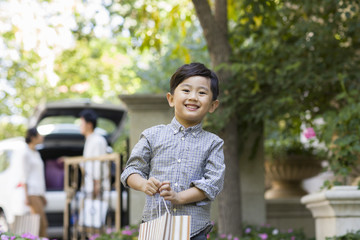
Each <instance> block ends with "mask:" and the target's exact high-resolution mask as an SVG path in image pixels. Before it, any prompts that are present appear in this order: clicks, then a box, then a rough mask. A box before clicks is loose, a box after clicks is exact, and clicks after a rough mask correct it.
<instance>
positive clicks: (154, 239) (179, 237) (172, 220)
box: [138, 212, 191, 240]
mask: <svg viewBox="0 0 360 240" xmlns="http://www.w3.org/2000/svg"><path fill="white" fill-rule="evenodd" d="M190 223H191V216H172V215H170V214H169V213H167V212H166V213H165V214H164V215H163V216H161V217H159V218H156V219H154V220H151V221H148V222H144V223H142V224H140V229H139V238H138V239H139V240H190Z"/></svg>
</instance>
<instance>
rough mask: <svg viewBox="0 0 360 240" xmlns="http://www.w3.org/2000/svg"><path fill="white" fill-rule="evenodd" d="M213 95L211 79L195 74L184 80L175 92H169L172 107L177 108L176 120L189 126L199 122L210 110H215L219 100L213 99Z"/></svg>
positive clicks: (168, 96)
mask: <svg viewBox="0 0 360 240" xmlns="http://www.w3.org/2000/svg"><path fill="white" fill-rule="evenodd" d="M212 96H213V94H212V92H211V88H210V79H208V78H205V77H202V76H193V77H189V78H187V79H185V80H184V81H182V82H181V83H180V84H179V85H178V86H177V87H176V88H175V91H174V94H171V93H168V94H167V100H168V102H169V105H170V107H174V108H175V117H176V120H177V121H178V122H179V123H180V124H181V125H183V126H184V127H186V128H188V127H191V126H195V125H196V124H199V123H200V122H201V121H202V120H203V118H204V117H205V115H206V114H207V113H208V112H209V113H212V112H214V111H215V109H216V108H217V107H218V105H219V101H218V100H215V101H213V100H212Z"/></svg>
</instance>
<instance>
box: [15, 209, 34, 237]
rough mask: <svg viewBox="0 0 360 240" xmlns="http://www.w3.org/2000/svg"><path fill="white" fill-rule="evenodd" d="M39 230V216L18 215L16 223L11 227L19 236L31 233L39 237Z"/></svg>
mask: <svg viewBox="0 0 360 240" xmlns="http://www.w3.org/2000/svg"><path fill="white" fill-rule="evenodd" d="M39 230H40V215H39V214H24V215H16V216H15V221H14V223H13V225H12V227H11V231H12V232H13V233H15V234H19V235H21V234H24V233H31V234H32V235H34V236H38V235H39Z"/></svg>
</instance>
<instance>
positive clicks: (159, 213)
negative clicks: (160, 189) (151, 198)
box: [159, 196, 170, 217]
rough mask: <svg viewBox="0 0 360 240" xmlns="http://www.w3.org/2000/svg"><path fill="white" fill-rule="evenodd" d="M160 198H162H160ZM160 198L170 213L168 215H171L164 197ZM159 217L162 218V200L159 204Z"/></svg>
mask: <svg viewBox="0 0 360 240" xmlns="http://www.w3.org/2000/svg"><path fill="white" fill-rule="evenodd" d="M159 197H160V196H159ZM160 198H161V199H162V201H163V203H164V205H165V208H166V211H167V212H168V214H170V211H169V209H168V207H167V205H166V202H165V199H164V198H163V197H160ZM159 217H161V200H160V202H159Z"/></svg>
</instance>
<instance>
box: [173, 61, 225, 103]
mask: <svg viewBox="0 0 360 240" xmlns="http://www.w3.org/2000/svg"><path fill="white" fill-rule="evenodd" d="M193 76H202V77H206V78H208V79H210V82H211V83H210V87H211V92H212V94H213V97H212V100H213V101H215V100H216V99H217V97H218V95H219V80H218V77H217V76H216V74H215V73H214V72H213V71H211V70H210V69H208V68H207V67H205V65H204V64H202V63H190V64H184V65H182V66H181V67H179V68H178V69H177V70H176V72H175V73H174V74H173V75H172V76H171V79H170V93H171V94H174V91H175V88H176V87H177V86H179V84H180V83H182V82H183V81H184V80H185V79H187V78H189V77H193Z"/></svg>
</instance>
